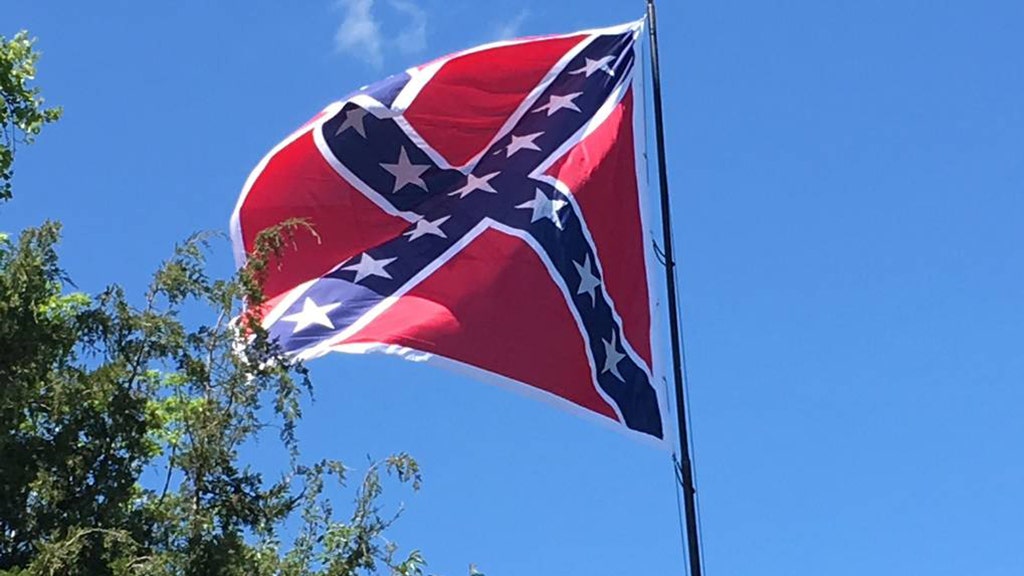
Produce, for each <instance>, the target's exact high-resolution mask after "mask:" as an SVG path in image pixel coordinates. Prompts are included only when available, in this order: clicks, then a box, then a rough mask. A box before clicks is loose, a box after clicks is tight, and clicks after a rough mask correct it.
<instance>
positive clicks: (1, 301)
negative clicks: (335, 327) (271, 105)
mask: <svg viewBox="0 0 1024 576" xmlns="http://www.w3.org/2000/svg"><path fill="white" fill-rule="evenodd" d="M35 60H36V54H35V53H34V52H33V51H32V48H31V42H30V41H29V40H28V39H27V36H26V35H25V34H19V35H18V36H16V37H15V38H14V39H13V40H11V41H10V42H8V41H6V40H2V41H0V65H2V66H3V68H2V69H0V90H2V93H3V97H4V105H5V106H4V110H3V111H2V114H3V117H2V119H3V122H4V127H5V131H6V132H5V138H6V140H4V148H3V150H4V154H5V155H4V156H2V157H0V160H3V161H4V162H5V163H4V164H3V165H2V169H3V173H2V174H0V182H2V183H3V186H4V188H3V191H2V194H3V195H2V197H4V198H7V197H9V196H10V167H11V160H12V159H13V155H12V154H13V150H14V143H15V142H16V141H20V142H26V141H30V140H31V137H32V136H34V135H35V134H36V133H38V131H39V129H40V128H41V127H42V126H43V125H44V124H46V123H48V122H51V121H53V120H55V119H56V118H57V116H58V115H59V111H54V110H42V109H41V106H40V103H41V98H39V96H38V94H37V91H36V90H35V89H28V88H27V87H26V82H27V81H28V80H30V79H31V77H32V74H33V65H34V63H35ZM18 133H20V134H21V135H20V136H14V135H12V134H15V135H16V134H18ZM19 138H20V140H19ZM60 233H61V230H60V226H59V225H58V224H56V223H52V222H47V223H44V224H43V225H42V226H40V227H38V228H30V229H27V230H25V231H23V232H22V233H21V234H20V235H18V236H17V237H16V238H13V239H12V237H10V236H8V235H0V576H51V575H62V576H63V575H68V576H76V575H82V576H85V575H89V576H107V575H109V576H129V575H133V576H191V575H223V576H234V575H238V576H242V575H245V576H253V575H255V576H272V575H273V576H352V575H358V574H372V573H388V574H392V575H397V576H415V575H421V574H422V573H423V572H422V571H423V566H424V561H423V559H422V557H421V556H420V554H419V552H417V551H412V552H409V553H407V554H402V555H400V554H399V552H398V547H397V546H396V545H395V544H393V543H391V542H389V541H388V540H386V539H385V537H384V535H385V533H386V531H387V530H388V529H389V528H390V527H391V526H392V525H393V523H394V522H395V521H396V520H397V519H398V517H399V515H400V513H401V509H400V508H399V509H398V510H397V511H394V512H388V511H386V510H385V506H384V505H383V504H382V501H381V498H382V494H383V490H384V486H385V483H386V481H387V479H388V478H390V479H393V480H394V481H395V482H397V483H399V484H406V485H408V486H409V487H410V488H412V489H414V490H416V489H419V487H420V484H421V477H420V470H419V467H418V465H417V464H416V462H415V461H414V460H413V459H412V458H410V457H409V456H408V455H406V454H398V455H395V456H392V457H390V458H387V459H386V460H384V461H382V462H370V463H368V466H367V469H366V471H365V473H364V474H363V475H362V478H361V479H360V480H359V481H358V482H357V485H356V486H355V488H354V492H355V495H354V506H353V507H352V511H351V513H350V514H339V513H338V512H337V511H336V510H335V508H334V505H333V504H332V502H331V500H330V498H328V494H329V493H332V492H336V491H337V490H336V487H337V486H345V485H346V482H347V481H348V480H349V474H350V472H351V471H350V470H349V469H347V468H346V467H345V466H343V465H342V464H341V463H340V462H338V461H335V460H322V461H318V462H313V463H305V462H303V459H302V455H301V452H300V444H299V441H298V436H297V434H296V430H297V425H298V423H299V420H300V419H301V416H302V412H301V400H302V398H303V397H304V396H306V395H311V393H312V383H311V382H310V380H309V377H308V374H307V372H306V370H305V368H304V367H303V366H302V365H301V364H299V363H296V362H294V361H293V360H292V359H290V358H288V357H285V356H283V355H282V354H281V353H280V350H279V348H278V347H277V346H276V344H275V342H274V341H273V340H272V339H271V338H270V337H269V335H268V333H267V331H266V330H265V329H264V328H263V326H262V324H261V317H260V309H261V304H262V302H263V295H262V293H261V291H260V286H261V285H262V284H263V280H264V276H265V273H266V270H267V269H268V266H271V265H273V262H275V261H276V260H277V259H278V258H279V257H280V256H281V255H282V254H283V253H284V251H285V250H287V249H288V248H289V247H290V245H291V244H292V240H293V239H294V237H295V235H296V234H305V233H311V230H309V227H308V226H306V225H305V224H304V223H302V222H297V221H289V222H284V223H282V224H280V225H279V226H277V227H275V228H272V229H270V230H267V231H265V232H264V233H263V234H261V235H260V236H259V238H258V240H257V242H256V249H255V250H254V254H253V255H252V257H251V258H250V260H249V262H248V264H247V265H246V266H245V267H244V268H243V269H241V270H239V271H238V272H237V273H236V274H235V275H234V276H232V277H230V278H227V279H213V278H210V277H209V276H208V275H207V272H206V263H205V255H206V251H207V244H208V242H209V241H210V239H211V238H210V237H209V236H208V235H197V236H194V237H192V238H190V239H189V240H188V241H186V242H184V243H183V244H181V245H180V246H178V247H177V248H176V250H175V251H174V254H173V256H172V257H171V258H170V259H169V260H167V261H166V262H164V263H163V265H162V266H160V267H159V269H158V270H157V272H156V273H155V274H154V276H153V279H152V282H151V284H150V286H149V289H148V291H147V292H146V294H145V295H144V298H141V299H140V303H138V304H137V303H133V301H132V300H131V299H130V298H129V297H128V296H126V294H125V293H124V290H122V289H121V288H120V287H118V286H117V285H112V286H111V287H109V288H107V289H106V290H104V291H103V292H102V293H100V294H98V295H95V296H90V295H87V294H83V293H80V292H76V291H69V287H71V286H72V285H71V284H70V281H69V279H68V278H67V277H66V275H65V274H64V272H63V271H62V269H61V268H60V265H59V261H58V255H57V243H58V241H59V239H60ZM186 311H187V313H186ZM186 316H188V317H196V316H199V317H203V318H208V319H210V322H208V323H204V324H200V325H195V324H194V323H191V322H186V321H185V320H183V318H185V317H186ZM275 437H276V439H277V441H278V442H280V444H281V446H283V448H284V452H285V453H286V454H287V456H288V463H287V465H286V466H285V467H284V469H283V470H282V471H281V473H280V475H279V477H277V478H266V477H264V475H263V474H261V473H259V472H257V471H255V470H254V469H253V468H252V466H250V465H249V464H247V463H246V462H244V461H243V460H242V458H241V457H240V450H241V449H242V447H243V446H245V445H249V444H252V443H254V442H256V441H257V440H258V441H260V442H261V443H262V444H261V446H266V443H267V441H268V440H270V441H273V440H274V438H275ZM143 478H146V479H147V480H146V481H143ZM154 478H156V480H153V479H154ZM296 526H297V529H295V528H296ZM286 527H287V529H286ZM285 533H289V534H291V533H294V534H295V536H294V538H288V539H287V540H286V539H285V538H284V536H283V535H284V534H285Z"/></svg>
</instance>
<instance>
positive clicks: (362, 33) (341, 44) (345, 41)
mask: <svg viewBox="0 0 1024 576" xmlns="http://www.w3.org/2000/svg"><path fill="white" fill-rule="evenodd" d="M338 7H339V8H340V9H342V10H344V11H345V16H344V17H343V18H342V20H341V25H340V26H338V31H337V32H335V34H334V47H335V49H337V50H338V52H343V53H346V54H352V55H354V56H356V57H358V58H362V59H363V60H365V61H366V62H368V63H369V64H370V65H372V66H374V67H377V68H379V67H380V66H381V65H382V64H383V63H384V50H383V48H382V47H381V44H382V43H381V36H380V25H379V24H378V23H377V20H375V19H374V17H373V12H372V10H373V0H340V1H339V2H338Z"/></svg>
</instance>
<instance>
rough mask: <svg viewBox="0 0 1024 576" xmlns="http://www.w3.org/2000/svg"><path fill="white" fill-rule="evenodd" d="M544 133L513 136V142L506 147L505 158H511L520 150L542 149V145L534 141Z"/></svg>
mask: <svg viewBox="0 0 1024 576" xmlns="http://www.w3.org/2000/svg"><path fill="white" fill-rule="evenodd" d="M543 134H544V133H543V132H535V133H533V134H527V135H526V136H512V142H510V143H509V145H508V148H506V149H505V158H511V157H512V155H513V154H515V153H516V152H519V151H520V150H540V146H537V145H536V144H534V143H533V141H534V140H536V139H537V137H538V136H542V135H543Z"/></svg>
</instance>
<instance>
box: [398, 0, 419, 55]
mask: <svg viewBox="0 0 1024 576" xmlns="http://www.w3.org/2000/svg"><path fill="white" fill-rule="evenodd" d="M391 7H392V8H394V9H395V10H396V11H398V12H401V13H402V14H403V15H404V16H405V17H406V19H407V20H408V24H407V25H406V27H405V28H404V29H402V31H401V32H399V33H398V36H397V37H396V38H395V46H397V47H398V49H399V50H400V51H401V52H402V53H404V54H416V53H418V52H423V51H424V50H426V48H427V13H426V12H424V11H423V9H422V8H420V7H419V6H417V5H416V4H414V3H413V2H410V1H409V0H391Z"/></svg>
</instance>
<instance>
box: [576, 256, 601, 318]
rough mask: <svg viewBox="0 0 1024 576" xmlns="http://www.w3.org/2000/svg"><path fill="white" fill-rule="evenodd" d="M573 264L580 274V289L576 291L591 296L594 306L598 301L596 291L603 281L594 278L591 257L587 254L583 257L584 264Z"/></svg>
mask: <svg viewBox="0 0 1024 576" xmlns="http://www.w3.org/2000/svg"><path fill="white" fill-rule="evenodd" d="M572 264H573V266H575V267H576V271H577V272H579V274H580V287H579V289H578V290H576V293H577V294H590V304H591V305H593V304H594V303H595V302H596V301H597V293H596V292H595V290H596V289H597V287H598V286H600V285H601V281H600V280H598V279H597V276H594V272H593V268H591V267H590V255H589V254H587V255H586V256H584V257H583V264H579V263H578V262H573V263H572Z"/></svg>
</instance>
